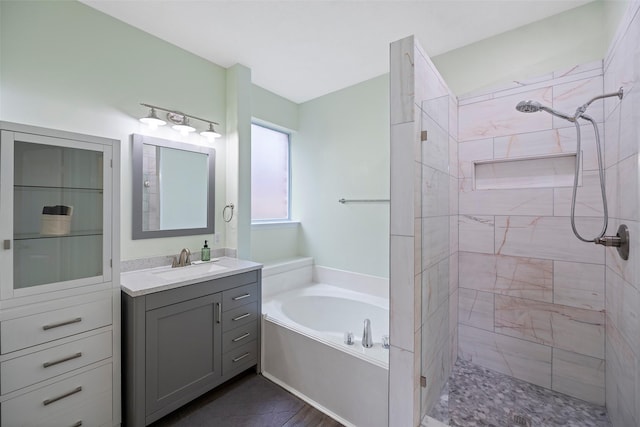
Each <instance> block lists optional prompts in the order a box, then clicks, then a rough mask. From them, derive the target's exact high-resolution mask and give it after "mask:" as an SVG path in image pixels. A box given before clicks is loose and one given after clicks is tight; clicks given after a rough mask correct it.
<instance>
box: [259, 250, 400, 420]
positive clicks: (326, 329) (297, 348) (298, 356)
mask: <svg viewBox="0 0 640 427" xmlns="http://www.w3.org/2000/svg"><path fill="white" fill-rule="evenodd" d="M263 290H264V291H263V292H264V294H263V306H262V312H263V324H262V326H263V329H262V344H263V349H262V357H263V360H262V373H263V375H264V376H265V377H267V378H269V379H270V380H272V381H273V382H275V383H277V384H279V385H281V386H282V387H284V388H285V389H287V390H289V391H290V392H292V393H293V394H295V395H297V396H299V397H300V398H302V399H303V400H305V401H307V402H308V403H309V404H311V405H312V406H315V407H316V408H318V409H319V410H321V411H323V412H325V413H327V414H328V415H330V416H331V417H333V418H335V419H336V420H338V421H340V422H341V423H342V424H344V425H346V426H358V427H359V426H367V427H369V426H372V427H376V426H380V427H382V426H386V425H387V422H388V420H387V418H388V374H389V362H388V358H389V350H388V349H385V348H383V347H382V336H383V335H388V334H389V332H388V331H389V308H388V307H389V301H388V297H386V296H387V295H388V280H387V279H384V278H379V277H374V276H366V275H361V274H357V273H351V272H344V271H340V270H333V269H327V268H323V267H314V266H313V265H312V260H311V259H309V258H304V259H297V260H293V261H290V262H287V263H280V264H277V265H274V266H266V267H265V268H264V270H263ZM365 318H368V319H370V320H371V332H372V337H373V343H374V346H373V347H372V348H364V347H363V346H362V343H361V339H362V332H363V323H364V319H365ZM346 332H352V333H353V336H354V339H355V343H354V344H353V345H347V344H345V343H344V336H345V333H346Z"/></svg>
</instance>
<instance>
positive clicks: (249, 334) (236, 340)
mask: <svg viewBox="0 0 640 427" xmlns="http://www.w3.org/2000/svg"><path fill="white" fill-rule="evenodd" d="M256 338H258V322H251V323H247V324H246V325H243V326H240V327H238V328H235V329H232V330H230V331H228V332H225V333H224V334H223V335H222V352H223V353H226V352H228V351H232V350H235V349H236V348H238V347H240V346H242V345H244V344H246V343H248V342H251V341H254V340H255V339H256Z"/></svg>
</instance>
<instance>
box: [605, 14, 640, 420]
mask: <svg viewBox="0 0 640 427" xmlns="http://www.w3.org/2000/svg"><path fill="white" fill-rule="evenodd" d="M638 40H640V2H638V1H632V2H630V3H629V6H628V8H627V11H626V13H625V15H624V17H623V19H622V21H621V24H620V26H619V27H618V32H617V34H616V36H615V38H614V41H613V43H612V44H611V47H610V48H609V51H608V53H607V56H606V58H605V60H604V91H605V92H607V93H608V92H615V91H617V90H618V88H620V87H622V88H623V90H624V97H623V99H622V100H618V99H617V98H609V99H607V100H606V102H605V103H604V109H603V114H604V117H605V122H604V126H605V149H604V151H605V165H606V180H607V196H608V197H609V232H608V234H615V230H617V228H618V226H619V225H620V224H626V225H627V226H628V227H629V229H630V235H631V248H630V255H629V260H628V261H624V260H622V259H621V258H620V257H619V256H618V254H617V252H616V250H615V249H607V250H606V260H605V266H606V267H605V270H604V275H605V301H606V303H605V306H606V366H605V371H606V379H605V389H606V404H607V410H608V412H609V417H610V418H611V421H612V423H613V425H614V426H615V427H623V426H631V425H633V426H636V425H640V244H639V242H640V239H638V236H640V234H638V233H640V216H639V212H640V203H639V201H638V197H639V193H640V187H639V180H640V175H639V174H638V162H639V161H640V155H639V154H638V149H639V146H640V143H639V138H640V45H639V44H638Z"/></svg>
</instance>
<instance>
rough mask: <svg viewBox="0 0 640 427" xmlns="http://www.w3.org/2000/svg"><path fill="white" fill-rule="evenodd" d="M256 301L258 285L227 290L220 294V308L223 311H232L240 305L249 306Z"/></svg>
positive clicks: (253, 284) (252, 284)
mask: <svg viewBox="0 0 640 427" xmlns="http://www.w3.org/2000/svg"><path fill="white" fill-rule="evenodd" d="M257 300H258V284H257V283H251V284H249V285H245V286H240V287H238V288H233V289H229V290H228V291H224V292H223V293H222V308H223V309H224V310H225V311H228V310H232V309H234V308H236V307H239V306H241V305H245V304H249V303H251V302H255V301H257Z"/></svg>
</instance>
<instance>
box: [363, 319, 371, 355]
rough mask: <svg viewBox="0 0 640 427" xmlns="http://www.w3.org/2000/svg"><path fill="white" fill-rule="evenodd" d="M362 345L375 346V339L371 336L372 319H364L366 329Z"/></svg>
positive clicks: (366, 346)
mask: <svg viewBox="0 0 640 427" xmlns="http://www.w3.org/2000/svg"><path fill="white" fill-rule="evenodd" d="M362 346H363V347H365V348H371V347H373V339H372V338H371V320H369V319H364V331H363V332H362Z"/></svg>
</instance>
